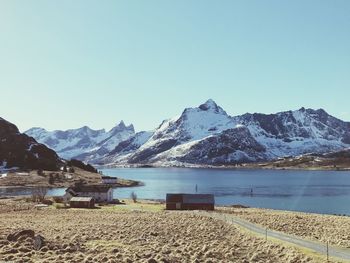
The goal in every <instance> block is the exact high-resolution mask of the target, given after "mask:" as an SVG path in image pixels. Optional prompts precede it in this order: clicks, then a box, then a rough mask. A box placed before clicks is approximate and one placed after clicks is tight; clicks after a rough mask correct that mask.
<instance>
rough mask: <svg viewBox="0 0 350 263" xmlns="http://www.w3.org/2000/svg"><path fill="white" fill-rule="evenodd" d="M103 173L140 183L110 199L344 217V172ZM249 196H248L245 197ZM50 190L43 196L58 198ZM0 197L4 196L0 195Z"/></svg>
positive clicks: (348, 188)
mask: <svg viewBox="0 0 350 263" xmlns="http://www.w3.org/2000/svg"><path fill="white" fill-rule="evenodd" d="M102 171H103V173H104V174H105V175H110V176H116V177H121V178H126V179H132V180H137V181H142V182H143V183H144V184H145V185H144V186H141V187H132V188H118V189H114V197H115V198H118V199H123V198H129V197H130V193H131V192H132V191H134V192H135V193H136V194H137V196H138V198H141V199H165V196H166V193H195V189H196V185H197V187H198V193H210V194H214V195H215V201H216V204H220V205H230V204H242V205H247V206H252V207H263V208H274V209H284V210H296V211H305V212H315V213H327V214H347V215H350V172H341V171H286V170H281V171H279V170H224V169H185V168H135V169H133V168H120V169H119V168H117V169H104V170H102ZM251 192H252V193H251ZM63 193H64V189H53V190H51V191H50V193H49V194H53V195H59V194H63ZM0 195H4V192H2V193H1V190H0Z"/></svg>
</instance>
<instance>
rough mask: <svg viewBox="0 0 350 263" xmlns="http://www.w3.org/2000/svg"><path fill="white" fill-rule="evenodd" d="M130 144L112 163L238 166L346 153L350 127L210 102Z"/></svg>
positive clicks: (311, 113)
mask: <svg viewBox="0 0 350 263" xmlns="http://www.w3.org/2000/svg"><path fill="white" fill-rule="evenodd" d="M129 145H130V141H129V142H122V143H120V144H119V145H118V147H117V148H118V149H117V150H115V151H112V152H111V153H110V154H109V155H108V163H111V162H115V163H119V164H123V163H128V164H156V165H172V164H176V165H181V164H235V163H240V162H253V161H260V160H272V159H276V158H279V157H284V156H290V155H293V156H295V155H300V154H304V153H310V152H314V153H325V152H329V151H334V150H341V149H344V148H346V147H349V146H350V123H348V122H343V121H341V120H339V119H337V118H334V117H332V116H331V115H329V114H327V113H326V112H325V111H324V110H322V109H320V110H312V109H304V108H301V109H299V110H296V111H287V112H280V113H276V114H268V115H267V114H259V113H254V114H249V113H247V114H244V115H241V116H235V117H231V116H229V115H228V114H227V113H226V112H225V111H224V110H223V109H222V108H220V107H219V106H218V105H217V104H216V103H215V102H214V101H213V100H208V101H207V102H206V103H204V104H202V105H200V106H199V107H197V108H187V109H185V110H184V111H183V113H182V114H181V115H180V116H177V117H174V118H172V119H169V120H166V121H163V123H162V124H161V125H160V126H159V127H158V128H157V129H156V130H155V131H154V133H153V135H152V136H151V137H149V139H148V140H147V141H146V140H145V142H144V143H143V144H142V145H141V146H140V144H138V145H137V147H135V148H132V147H131V148H128V147H130V146H129ZM124 149H125V151H124ZM104 161H106V160H103V159H102V160H101V162H102V163H103V162H104Z"/></svg>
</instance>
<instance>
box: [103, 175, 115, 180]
mask: <svg viewBox="0 0 350 263" xmlns="http://www.w3.org/2000/svg"><path fill="white" fill-rule="evenodd" d="M101 179H115V180H117V179H118V178H117V177H112V176H106V175H104V176H101Z"/></svg>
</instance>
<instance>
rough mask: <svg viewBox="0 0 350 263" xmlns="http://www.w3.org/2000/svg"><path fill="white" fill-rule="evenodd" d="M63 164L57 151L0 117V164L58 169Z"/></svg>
mask: <svg viewBox="0 0 350 263" xmlns="http://www.w3.org/2000/svg"><path fill="white" fill-rule="evenodd" d="M61 164H62V161H61V159H60V158H59V157H58V155H57V154H56V153H55V151H53V150H51V149H49V148H48V147H46V146H45V145H43V144H40V143H38V142H37V141H36V140H35V139H34V138H32V137H29V136H28V135H26V134H23V133H20V132H19V130H18V128H17V127H16V125H14V124H12V123H10V122H8V121H6V120H4V119H2V118H0V166H1V167H2V168H11V167H18V168H21V169H45V170H58V169H59V167H60V165H61Z"/></svg>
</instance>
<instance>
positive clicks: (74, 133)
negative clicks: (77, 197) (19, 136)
mask: <svg viewBox="0 0 350 263" xmlns="http://www.w3.org/2000/svg"><path fill="white" fill-rule="evenodd" d="M25 133H26V134H27V135H28V136H31V137H33V138H35V139H36V140H37V141H38V142H40V143H43V144H45V145H47V146H48V147H50V148H51V149H54V150H55V151H56V152H57V153H58V154H59V155H60V156H61V157H62V158H64V159H71V158H75V159H80V160H83V161H92V160H94V159H96V158H99V157H101V156H103V155H105V154H107V153H109V152H111V151H112V150H113V149H114V148H115V147H116V146H117V145H118V144H119V143H120V142H122V141H124V140H127V139H129V138H130V137H131V136H133V135H134V134H135V130H134V127H133V125H129V126H126V125H125V124H124V122H123V121H121V122H120V123H119V124H118V125H116V126H115V127H114V128H113V129H111V130H110V131H108V132H106V131H105V130H104V129H102V130H93V129H90V128H89V127H87V126H84V127H82V128H79V129H71V130H66V131H60V130H56V131H47V130H45V129H43V128H32V129H30V130H28V131H26V132H25Z"/></svg>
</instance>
